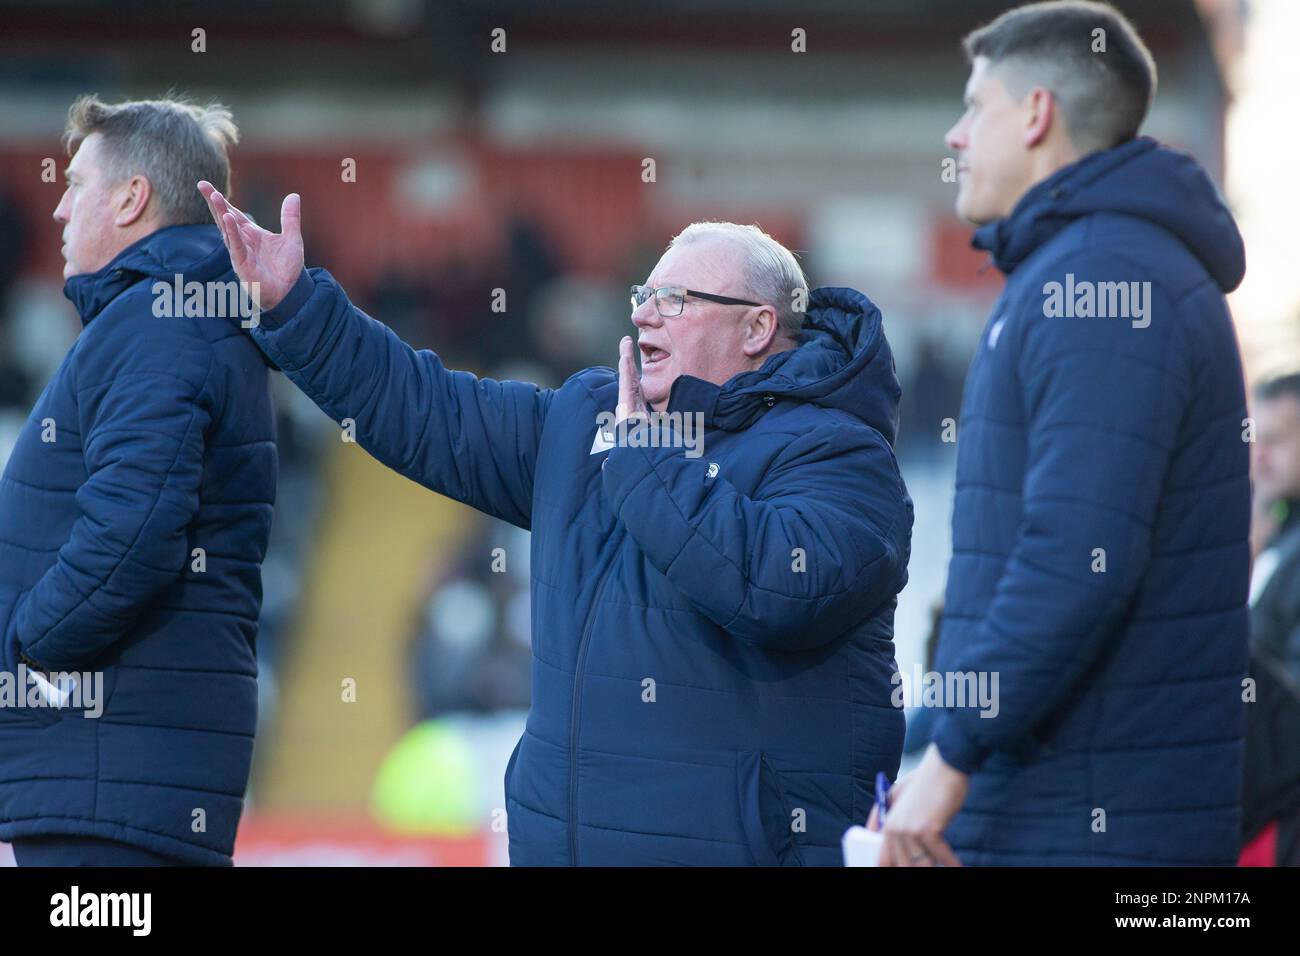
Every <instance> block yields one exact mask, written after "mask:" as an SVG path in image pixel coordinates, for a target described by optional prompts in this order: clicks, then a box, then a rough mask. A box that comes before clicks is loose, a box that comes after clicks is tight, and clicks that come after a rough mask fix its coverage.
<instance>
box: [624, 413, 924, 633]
mask: <svg viewBox="0 0 1300 956" xmlns="http://www.w3.org/2000/svg"><path fill="white" fill-rule="evenodd" d="M601 480H602V485H603V493H604V495H605V498H606V500H607V501H608V502H609V504H610V507H612V508H613V509H614V510H615V512H616V514H617V515H618V518H619V520H620V521H622V523H623V524H624V526H625V527H626V528H627V530H628V533H629V534H630V535H631V537H632V539H633V540H634V541H635V542H636V543H637V545H638V546H639V547H640V549H641V551H642V552H643V553H644V554H645V556H646V558H647V559H648V560H649V562H650V563H651V564H652V565H653V566H654V567H655V568H656V569H657V570H658V571H660V572H661V573H662V574H663V575H664V576H665V577H667V578H668V580H669V581H670V582H671V583H672V585H673V586H674V587H675V588H676V589H677V590H678V592H679V593H680V594H682V595H683V596H684V597H685V598H686V600H688V601H689V602H690V603H691V604H692V605H693V606H694V607H695V608H696V609H697V610H698V611H699V612H700V613H701V614H703V615H705V616H706V617H708V618H709V619H710V620H711V621H713V622H714V623H715V624H717V625H718V626H719V627H720V628H722V629H724V630H725V631H727V632H728V633H729V634H731V635H732V636H733V637H735V638H737V639H738V640H742V641H747V642H750V643H753V644H757V645H760V646H762V647H765V648H769V649H772V650H792V651H793V650H809V649H812V648H815V647H818V646H820V645H822V644H826V643H828V642H830V641H831V640H833V639H835V638H836V637H838V636H839V635H841V634H842V633H844V631H846V630H847V629H848V628H850V627H852V626H853V625H855V624H857V623H859V622H861V621H862V620H864V619H865V618H866V617H868V616H869V615H870V614H871V613H872V612H873V611H875V610H877V609H878V608H879V607H880V606H881V605H882V604H884V603H885V602H887V601H890V600H892V599H893V597H894V595H895V594H896V593H897V592H898V591H899V590H900V589H901V588H902V586H903V583H904V582H905V581H906V568H907V550H908V545H909V536H910V532H911V502H910V500H909V499H908V497H907V492H906V490H905V489H904V487H903V483H902V479H901V478H900V477H899V474H898V470H897V467H896V464H895V461H894V456H893V453H892V451H891V450H890V449H889V447H888V445H887V444H886V443H885V441H884V439H883V438H881V437H880V436H879V435H878V434H877V433H875V432H873V431H871V430H869V429H866V428H862V427H852V426H848V425H834V426H827V427H823V428H819V429H814V430H812V431H810V432H809V433H807V434H805V435H803V436H800V437H797V438H794V439H793V440H792V441H790V443H789V444H788V445H787V446H786V447H785V448H784V449H783V450H782V451H781V452H780V453H779V454H778V455H777V457H776V458H775V460H774V461H773V463H772V465H771V466H770V467H769V469H768V472H767V474H766V476H765V477H764V479H763V481H762V482H761V484H760V485H759V487H758V488H757V489H756V490H755V493H754V495H753V496H752V497H751V496H747V495H744V494H741V493H740V491H738V490H737V489H736V488H735V487H734V486H733V485H732V484H731V483H730V482H728V481H727V479H726V476H725V474H721V473H715V474H714V475H712V476H711V475H710V465H709V461H708V458H707V455H706V456H705V457H703V458H694V459H692V458H686V457H685V456H684V455H683V454H682V453H681V450H680V449H673V448H666V447H664V448H650V447H636V446H633V445H631V444H628V445H624V446H620V447H616V448H614V449H613V450H611V451H610V453H609V458H608V460H607V461H606V464H605V467H604V470H603V473H602V478H601Z"/></svg>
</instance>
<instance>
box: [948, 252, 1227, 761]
mask: <svg viewBox="0 0 1300 956" xmlns="http://www.w3.org/2000/svg"><path fill="white" fill-rule="evenodd" d="M1074 271H1075V272H1077V273H1078V274H1079V278H1081V279H1088V280H1093V281H1107V280H1118V279H1126V278H1128V277H1129V276H1128V274H1126V272H1125V271H1124V267H1123V266H1121V265H1115V264H1104V263H1100V262H1094V263H1093V267H1092V268H1091V269H1089V268H1088V267H1087V266H1086V264H1080V265H1079V266H1077V267H1076V268H1075V269H1074ZM1128 271H1129V272H1131V271H1132V267H1131V266H1129V267H1128ZM1061 272H1062V273H1063V272H1064V269H1063V268H1062V269H1061ZM1150 288H1151V289H1152V301H1151V302H1150V310H1151V311H1150V316H1151V317H1152V322H1151V325H1150V326H1148V327H1145V328H1142V327H1135V326H1134V325H1133V324H1132V323H1131V322H1130V321H1129V320H1126V319H1118V318H1066V317H1047V316H1045V315H1044V314H1043V312H1042V301H1043V300H1042V298H1041V297H1038V296H1036V295H1035V293H1034V292H1030V293H1029V294H1028V295H1027V296H1026V297H1025V302H1024V304H1023V306H1022V310H1023V313H1022V314H1016V315H1013V316H1012V318H1010V319H1008V328H1007V329H1005V330H1004V331H1003V333H1002V339H1001V344H1000V345H999V348H1016V349H1017V359H1016V374H1017V377H1018V380H1019V383H1020V390H1021V394H1022V402H1021V412H1022V414H1023V416H1024V422H1023V426H1022V427H1023V429H1024V434H1025V444H1024V448H1023V454H1024V456H1025V468H1024V479H1023V487H1022V488H1020V489H1008V494H1015V493H1019V494H1020V497H1021V501H1022V503H1023V511H1022V514H1021V519H1020V524H1019V528H1018V530H1017V533H1016V539H1015V543H1014V545H1013V546H1012V548H1011V552H1010V555H1009V557H1008V559H1007V562H1006V564H1005V566H1004V569H1003V572H1002V575H1001V577H1000V578H999V580H998V583H997V587H996V589H995V591H994V595H993V600H992V603H991V604H990V606H989V607H988V610H987V612H986V613H985V614H984V615H983V618H982V621H981V622H980V624H979V626H978V628H976V629H975V630H974V631H972V633H971V636H970V638H969V639H968V640H964V641H963V642H962V646H960V647H948V646H946V645H945V644H944V642H943V640H942V639H941V640H940V643H939V649H938V658H939V662H938V669H939V670H941V671H942V672H943V673H945V674H947V673H970V672H975V673H976V674H988V675H997V679H998V700H997V706H996V709H995V710H988V711H981V710H978V709H976V708H975V707H973V706H968V707H948V708H946V709H945V710H944V711H943V712H942V713H941V714H940V715H939V717H938V719H937V721H936V723H935V730H934V734H933V738H932V739H933V741H934V743H935V744H936V746H937V747H938V750H939V753H940V755H941V756H942V757H943V759H944V761H945V762H946V763H948V764H949V765H951V766H953V767H954V768H956V769H958V770H960V771H962V772H965V773H971V772H973V771H974V770H976V769H978V767H979V766H980V764H982V763H983V761H984V760H985V759H986V758H987V757H988V755H989V754H990V753H991V752H992V751H993V750H995V749H998V748H1000V747H1004V746H1008V745H1014V744H1016V743H1017V742H1019V741H1023V740H1024V739H1026V738H1027V737H1028V736H1029V735H1031V734H1032V733H1033V732H1034V731H1035V729H1036V728H1037V727H1038V725H1039V724H1040V722H1041V721H1042V720H1043V719H1045V718H1047V717H1048V716H1050V715H1051V714H1052V712H1053V711H1056V710H1057V709H1058V708H1059V707H1060V706H1061V705H1062V704H1063V703H1064V702H1065V701H1066V700H1067V699H1068V696H1069V694H1070V693H1071V691H1072V690H1073V689H1074V688H1075V686H1076V685H1077V683H1078V682H1079V680H1080V678H1081V677H1082V675H1083V674H1084V673H1085V671H1086V670H1087V669H1088V668H1089V667H1091V666H1092V665H1093V664H1094V662H1095V661H1096V660H1097V659H1098V658H1099V656H1100V655H1101V654H1102V652H1103V649H1104V647H1105V642H1106V638H1107V636H1108V635H1110V634H1113V630H1114V626H1115V623H1116V621H1117V620H1118V618H1119V617H1120V616H1121V614H1122V613H1123V612H1124V610H1125V608H1126V606H1127V605H1128V604H1129V603H1130V602H1131V600H1132V599H1133V597H1134V595H1135V594H1136V592H1137V588H1138V585H1139V583H1140V581H1141V579H1142V577H1143V575H1144V574H1145V573H1146V571H1147V568H1148V565H1149V562H1150V558H1151V538H1152V527H1153V524H1154V522H1155V518H1156V510H1157V507H1158V505H1159V502H1160V498H1161V494H1162V492H1163V490H1164V488H1163V486H1164V482H1165V474H1166V472H1167V468H1168V464H1169V460H1170V456H1171V454H1172V451H1173V446H1174V442H1175V441H1176V439H1177V435H1178V431H1179V427H1180V422H1181V420H1182V417H1183V414H1184V411H1185V409H1187V408H1188V406H1189V403H1190V396H1191V383H1190V377H1191V373H1190V371H1189V370H1188V369H1187V367H1186V365H1187V358H1186V351H1187V345H1186V342H1185V340H1184V339H1183V338H1182V337H1181V336H1182V332H1181V331H1180V329H1179V325H1180V318H1182V319H1185V318H1186V316H1182V317H1180V316H1179V314H1178V312H1177V310H1176V308H1175V306H1174V304H1173V303H1172V302H1171V300H1170V298H1169V297H1168V296H1167V295H1165V294H1164V293H1163V292H1162V291H1161V288H1160V286H1158V285H1157V284H1155V283H1151V284H1150ZM1183 324H1185V322H1184V323H1183ZM1008 333H1011V334H1008ZM980 347H981V348H984V347H986V346H984V345H981V346H980ZM976 414H978V412H977V413H976ZM1220 424H1221V425H1223V426H1225V431H1224V432H1223V436H1224V437H1225V438H1230V439H1232V440H1237V441H1238V442H1239V436H1238V435H1237V433H1236V432H1235V431H1234V430H1232V428H1229V427H1227V426H1233V427H1235V425H1236V423H1234V422H1231V421H1227V420H1225V421H1224V422H1222V423H1220ZM969 426H970V423H969V422H968V421H967V420H965V419H963V423H962V427H963V428H966V427H969ZM981 427H983V428H988V429H992V430H994V432H995V433H996V431H997V430H999V429H1002V430H1006V431H1007V432H1008V434H1010V433H1011V432H1010V430H1011V429H1014V428H1016V427H1017V426H1016V423H1007V422H991V421H983V422H981ZM963 440H964V439H963V437H962V436H961V434H959V435H958V441H959V442H960V441H963ZM1013 441H1014V440H1013V439H1011V438H1010V437H1008V439H1007V443H1006V446H1005V447H1003V448H1002V449H1001V450H1000V452H999V453H1001V454H1008V455H1011V454H1017V453H1019V452H1017V450H1016V448H1015V447H1014V444H1013ZM981 453H984V454H987V453H990V449H987V448H986V449H984V450H983V451H982V452H981ZM960 480H961V479H960V475H959V477H958V482H959V485H960ZM984 713H988V714H990V715H991V716H983V714H984Z"/></svg>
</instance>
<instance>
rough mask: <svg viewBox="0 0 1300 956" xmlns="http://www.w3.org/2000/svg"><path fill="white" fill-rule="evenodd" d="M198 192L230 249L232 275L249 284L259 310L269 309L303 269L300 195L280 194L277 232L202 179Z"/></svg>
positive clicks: (290, 287) (290, 286) (287, 289)
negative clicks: (258, 222)
mask: <svg viewBox="0 0 1300 956" xmlns="http://www.w3.org/2000/svg"><path fill="white" fill-rule="evenodd" d="M199 192H201V193H202V194H203V198H204V199H206V200H207V201H208V208H209V209H210V210H212V218H213V219H214V220H215V221H216V223H217V228H218V229H220V230H221V238H222V240H223V241H224V242H225V244H226V249H228V250H229V251H230V264H231V265H232V266H234V268H235V275H237V276H239V278H240V279H241V280H243V281H244V282H246V283H248V284H249V286H250V287H253V283H257V285H256V286H255V287H253V288H256V290H257V291H256V296H255V298H256V301H257V304H258V307H259V308H260V309H262V310H264V311H265V310H266V309H273V308H275V307H276V306H277V305H279V304H280V301H281V300H282V299H283V298H284V297H285V296H286V295H288V294H289V290H290V289H292V288H293V284H294V283H295V282H296V281H298V276H299V275H300V274H301V273H302V269H303V262H304V260H303V251H302V199H301V198H300V197H299V196H298V194H297V193H290V194H289V195H287V196H285V197H284V203H283V204H282V205H281V207H280V230H281V231H280V232H269V231H267V230H266V229H263V228H262V227H261V226H259V225H257V223H255V222H253V220H251V219H249V218H248V217H247V216H246V215H244V214H243V213H242V212H240V211H239V210H238V209H236V208H235V207H234V206H232V205H231V204H230V202H229V201H228V200H227V199H226V197H225V196H223V195H221V193H220V192H218V191H217V188H216V187H215V186H213V185H212V183H210V182H207V181H206V180H204V181H201V182H200V183H199Z"/></svg>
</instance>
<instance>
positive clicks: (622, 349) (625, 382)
mask: <svg viewBox="0 0 1300 956" xmlns="http://www.w3.org/2000/svg"><path fill="white" fill-rule="evenodd" d="M634 350H635V347H634V346H633V344H632V337H631V336H629V335H625V336H623V338H622V340H621V341H620V342H619V343H618V405H616V406H615V408H614V422H615V424H617V423H619V422H621V421H623V419H625V418H633V417H644V416H645V415H646V414H647V412H648V411H649V410H648V409H647V408H646V404H645V396H643V395H642V394H641V373H640V372H638V371H637V367H636V356H635V354H634Z"/></svg>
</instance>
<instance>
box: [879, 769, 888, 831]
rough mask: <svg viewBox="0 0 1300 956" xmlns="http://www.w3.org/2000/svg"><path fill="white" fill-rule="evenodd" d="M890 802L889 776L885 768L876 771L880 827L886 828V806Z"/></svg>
mask: <svg viewBox="0 0 1300 956" xmlns="http://www.w3.org/2000/svg"><path fill="white" fill-rule="evenodd" d="M888 803H889V777H887V776H885V772H884V771H883V770H879V771H877V772H876V815H877V817H878V818H879V820H880V828H881V829H882V830H883V829H884V828H885V806H886V805H887V804H888Z"/></svg>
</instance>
